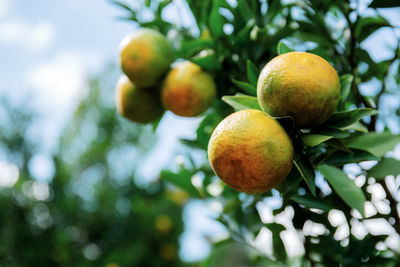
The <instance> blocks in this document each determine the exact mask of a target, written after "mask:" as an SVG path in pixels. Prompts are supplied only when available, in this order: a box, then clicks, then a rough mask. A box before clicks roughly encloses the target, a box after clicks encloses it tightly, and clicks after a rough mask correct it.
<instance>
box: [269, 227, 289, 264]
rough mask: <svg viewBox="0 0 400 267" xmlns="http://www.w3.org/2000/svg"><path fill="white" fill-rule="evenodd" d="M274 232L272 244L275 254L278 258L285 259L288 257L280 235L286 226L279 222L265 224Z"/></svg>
mask: <svg viewBox="0 0 400 267" xmlns="http://www.w3.org/2000/svg"><path fill="white" fill-rule="evenodd" d="M264 225H265V226H266V227H267V228H268V229H269V230H270V231H271V232H272V246H273V248H274V255H275V256H276V257H277V259H278V260H281V261H282V260H285V259H286V257H287V254H286V249H285V245H284V244H283V241H282V239H281V237H280V233H281V232H282V231H284V230H285V227H284V226H283V225H281V224H277V223H267V224H264Z"/></svg>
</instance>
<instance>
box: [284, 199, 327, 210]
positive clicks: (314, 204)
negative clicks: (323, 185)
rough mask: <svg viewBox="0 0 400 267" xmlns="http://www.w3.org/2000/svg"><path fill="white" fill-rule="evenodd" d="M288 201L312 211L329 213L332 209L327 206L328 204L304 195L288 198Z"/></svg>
mask: <svg viewBox="0 0 400 267" xmlns="http://www.w3.org/2000/svg"><path fill="white" fill-rule="evenodd" d="M290 199H291V200H293V201H295V202H297V203H299V204H301V205H304V206H306V207H308V208H312V209H319V210H323V211H330V210H331V209H332V207H331V206H329V205H328V204H326V203H324V202H322V201H321V200H320V199H318V198H316V197H313V196H310V195H304V196H299V195H297V196H292V197H290Z"/></svg>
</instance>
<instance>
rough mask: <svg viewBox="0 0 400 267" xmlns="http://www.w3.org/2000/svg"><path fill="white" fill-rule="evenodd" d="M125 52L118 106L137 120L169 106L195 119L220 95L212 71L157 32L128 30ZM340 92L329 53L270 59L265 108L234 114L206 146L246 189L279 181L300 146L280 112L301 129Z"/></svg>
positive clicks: (261, 94)
mask: <svg viewBox="0 0 400 267" xmlns="http://www.w3.org/2000/svg"><path fill="white" fill-rule="evenodd" d="M120 52H121V59H120V64H121V68H122V71H123V72H124V74H125V75H123V76H122V77H121V78H120V79H119V81H118V83H117V86H116V104H117V109H118V111H119V113H120V114H121V115H123V116H124V117H126V118H128V119H130V120H132V121H135V122H141V123H148V122H151V121H154V120H156V119H157V118H159V117H160V116H161V115H162V114H163V112H164V109H167V110H170V111H172V112H173V113H175V114H176V115H179V116H184V117H194V116H197V115H199V114H201V113H203V112H204V111H205V110H207V108H208V107H209V106H210V105H211V103H212V101H213V100H214V98H215V96H216V91H217V89H216V85H215V82H214V80H213V78H212V76H211V75H210V74H209V73H207V72H205V71H203V70H202V69H201V67H199V66H198V65H196V64H194V63H192V62H190V61H178V62H176V63H175V64H173V61H174V56H173V52H172V49H171V47H170V46H169V44H168V42H167V40H166V39H165V37H164V36H163V35H162V34H161V33H159V32H157V31H154V30H151V29H140V30H138V31H136V32H134V33H132V34H130V35H128V36H127V37H125V38H124V39H123V40H122V42H121V45H120ZM171 64H172V65H173V68H172V69H170V67H171ZM339 97H340V82H339V77H338V74H337V72H336V70H335V69H334V68H333V67H332V66H331V65H330V64H329V63H328V62H327V61H326V60H324V59H323V58H321V57H319V56H317V55H313V54H310V53H306V52H290V53H286V54H283V55H280V56H278V57H276V58H274V59H272V60H271V61H270V62H268V63H267V64H266V65H265V67H264V68H263V70H262V72H261V74H260V76H259V77H258V84H257V98H258V102H259V104H260V106H261V108H262V110H263V111H264V112H263V111H260V110H255V109H248V110H241V111H238V112H235V113H233V114H231V115H230V116H228V117H226V118H225V119H224V120H223V121H222V122H221V123H220V124H219V125H218V126H217V127H216V129H215V130H214V132H213V134H212V136H211V139H210V142H209V145H208V156H209V161H210V164H211V166H212V168H213V170H214V172H215V173H216V174H217V176H218V177H220V178H221V179H222V180H223V181H224V182H225V183H226V184H227V185H229V186H231V187H232V188H234V189H236V190H239V191H242V192H246V193H263V192H266V191H269V190H270V189H271V188H273V187H276V186H277V185H278V184H279V183H280V182H281V181H282V180H283V179H285V178H286V176H287V175H288V173H289V172H290V170H291V168H292V164H293V157H294V148H293V145H292V141H291V139H290V137H289V135H288V134H287V132H286V131H285V129H283V128H282V126H281V125H280V124H279V122H277V121H276V120H275V119H274V117H282V116H290V117H292V118H293V121H294V126H295V127H296V128H300V129H303V128H309V127H313V126H317V125H320V124H322V123H324V122H325V121H326V120H327V119H328V118H329V117H330V116H331V115H332V113H333V112H334V111H335V109H336V107H337V104H338V101H339Z"/></svg>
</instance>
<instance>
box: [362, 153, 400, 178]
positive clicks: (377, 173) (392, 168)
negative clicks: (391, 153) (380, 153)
mask: <svg viewBox="0 0 400 267" xmlns="http://www.w3.org/2000/svg"><path fill="white" fill-rule="evenodd" d="M398 174H400V161H399V160H397V159H394V158H384V159H382V160H381V161H380V162H378V164H377V165H375V166H374V167H372V168H371V169H370V170H368V177H374V178H375V179H377V180H381V179H384V178H385V177H386V176H388V175H394V176H396V175H398Z"/></svg>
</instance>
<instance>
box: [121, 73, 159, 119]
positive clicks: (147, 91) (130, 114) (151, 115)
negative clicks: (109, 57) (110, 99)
mask: <svg viewBox="0 0 400 267" xmlns="http://www.w3.org/2000/svg"><path fill="white" fill-rule="evenodd" d="M115 102H116V105H117V110H118V112H119V113H120V114H121V115H122V116H124V117H125V118H127V119H130V120H131V121H134V122H141V123H148V122H151V121H154V120H155V119H157V118H158V117H160V116H161V114H162V113H163V108H162V106H161V103H160V100H159V97H158V94H157V92H155V91H154V90H152V88H139V87H137V86H136V85H134V84H133V83H132V82H131V81H130V80H129V79H128V77H126V76H125V75H122V76H121V77H120V78H119V80H118V82H117V86H116V92H115Z"/></svg>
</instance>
